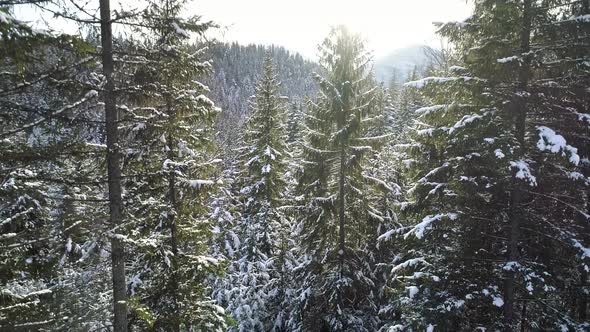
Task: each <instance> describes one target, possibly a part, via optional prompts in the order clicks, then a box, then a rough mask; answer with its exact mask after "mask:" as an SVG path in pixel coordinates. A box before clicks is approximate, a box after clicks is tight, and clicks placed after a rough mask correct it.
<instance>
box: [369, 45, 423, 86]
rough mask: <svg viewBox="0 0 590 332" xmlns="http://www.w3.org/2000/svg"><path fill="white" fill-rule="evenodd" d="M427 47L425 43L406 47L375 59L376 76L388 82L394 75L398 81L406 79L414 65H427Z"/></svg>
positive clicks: (379, 79)
mask: <svg viewBox="0 0 590 332" xmlns="http://www.w3.org/2000/svg"><path fill="white" fill-rule="evenodd" d="M425 47H426V46H425V45H413V46H409V47H404V48H400V49H397V50H394V51H392V52H391V53H389V54H388V55H386V56H383V57H380V58H377V59H375V62H374V64H373V70H374V73H375V78H376V79H377V80H378V81H380V82H383V83H388V82H389V81H390V80H391V78H392V77H394V76H395V79H396V81H398V82H403V81H405V80H406V79H407V78H408V75H409V73H410V72H411V71H412V70H413V69H414V67H418V68H421V67H424V66H425V65H426V63H427V57H426V55H425V53H424V49H425Z"/></svg>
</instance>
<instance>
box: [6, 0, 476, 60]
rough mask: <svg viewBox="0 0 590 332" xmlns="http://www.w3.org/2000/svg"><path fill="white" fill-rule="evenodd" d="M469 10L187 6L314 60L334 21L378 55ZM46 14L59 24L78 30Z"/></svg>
mask: <svg viewBox="0 0 590 332" xmlns="http://www.w3.org/2000/svg"><path fill="white" fill-rule="evenodd" d="M121 1H122V2H121ZM95 3H98V1H96V0H90V1H88V5H89V6H91V7H96V5H95ZM111 3H112V5H111V7H112V8H116V7H118V6H117V3H124V4H125V7H129V6H131V7H135V6H137V7H141V3H142V1H141V0H111ZM93 4H94V6H93ZM93 12H94V11H93ZM469 13H470V5H469V4H468V3H467V1H466V0H194V1H193V2H190V3H189V8H188V9H187V14H188V15H201V16H203V19H205V20H213V21H215V22H216V23H217V24H219V25H220V26H221V28H220V29H218V30H216V31H215V32H214V33H213V36H214V37H216V38H218V39H221V40H223V41H227V42H232V41H237V42H239V43H242V44H249V43H257V44H269V45H270V44H275V45H280V46H284V47H286V48H287V49H289V50H291V51H296V52H299V53H301V54H302V55H303V56H305V57H307V58H309V59H312V60H315V59H316V58H317V45H318V44H319V43H321V41H322V40H323V38H324V37H325V36H326V35H327V34H328V32H329V31H330V27H331V26H335V25H340V24H344V25H347V26H348V27H349V28H350V29H351V30H352V31H355V32H357V33H360V34H361V35H363V37H364V38H365V40H366V42H367V47H368V49H369V50H371V51H373V55H374V56H375V57H376V58H378V57H381V56H384V55H387V54H388V53H390V52H392V51H394V50H396V49H399V48H404V47H408V46H414V45H423V44H426V45H429V46H434V47H436V46H437V45H439V41H438V39H437V37H436V35H435V27H434V26H433V24H432V23H433V22H447V21H460V20H464V19H465V18H466V17H467V16H468V15H469ZM17 15H18V16H19V18H21V19H24V20H26V21H29V22H31V21H39V20H40V19H39V17H40V11H39V10H38V9H34V8H24V9H21V10H19V11H18V13H17ZM46 16H47V18H46V19H47V20H50V21H52V22H53V23H52V25H53V26H57V27H59V28H61V30H64V31H66V32H68V33H75V31H76V30H77V28H76V26H72V24H70V23H67V22H62V21H63V20H61V21H60V20H56V19H55V18H49V17H50V15H46ZM115 32H116V31H115Z"/></svg>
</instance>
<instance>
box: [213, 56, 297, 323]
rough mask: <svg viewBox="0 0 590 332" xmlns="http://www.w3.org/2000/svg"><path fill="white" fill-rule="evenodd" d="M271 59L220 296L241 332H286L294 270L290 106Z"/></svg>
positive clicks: (252, 123)
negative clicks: (288, 207) (288, 205)
mask: <svg viewBox="0 0 590 332" xmlns="http://www.w3.org/2000/svg"><path fill="white" fill-rule="evenodd" d="M279 88H280V83H279V82H278V80H277V77H276V74H275V72H274V69H273V64H272V56H271V54H270V53H267V54H266V58H265V61H264V72H263V75H262V77H261V79H260V81H259V83H258V84H257V86H256V95H255V97H254V99H253V101H252V115H251V117H250V118H249V119H248V121H247V123H246V127H245V133H244V144H245V145H244V146H243V147H242V148H241V149H240V151H241V157H240V158H239V159H238V162H239V168H238V169H241V171H240V172H239V175H240V179H239V180H238V181H237V182H236V184H237V186H238V187H239V188H240V190H239V195H240V201H241V213H240V217H239V219H238V221H237V223H236V225H235V231H234V232H233V233H234V234H235V235H236V236H237V237H238V238H239V241H234V242H239V247H236V245H235V244H234V246H231V247H232V250H234V251H235V252H234V254H233V256H234V257H233V260H232V263H231V265H230V271H229V273H228V275H227V276H226V280H224V282H223V283H222V289H220V290H219V291H218V293H219V294H220V295H221V298H223V299H224V302H225V304H226V306H227V307H228V310H229V311H230V312H232V314H233V316H234V318H235V320H236V321H237V326H236V327H235V329H236V330H237V331H271V330H272V331H284V330H285V328H286V320H287V318H288V316H287V314H286V313H285V311H286V309H287V308H288V304H289V296H290V293H291V292H290V291H289V289H290V287H291V285H290V283H289V282H288V280H289V278H290V270H291V265H292V260H293V257H292V254H291V250H290V248H291V244H290V243H288V241H289V231H290V222H289V219H288V218H287V216H286V215H285V213H284V212H283V211H282V206H283V205H284V204H285V200H286V199H287V198H288V196H287V194H286V189H287V182H286V179H285V176H286V174H285V173H286V172H287V169H288V162H289V159H290V153H289V149H288V147H287V126H286V115H287V114H286V101H285V98H284V97H282V96H281V95H280V93H279Z"/></svg>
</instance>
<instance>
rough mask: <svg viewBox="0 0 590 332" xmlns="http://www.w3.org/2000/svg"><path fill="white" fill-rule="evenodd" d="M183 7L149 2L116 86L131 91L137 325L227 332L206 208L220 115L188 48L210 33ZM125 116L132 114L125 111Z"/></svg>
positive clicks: (196, 49) (197, 50)
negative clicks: (215, 294)
mask: <svg viewBox="0 0 590 332" xmlns="http://www.w3.org/2000/svg"><path fill="white" fill-rule="evenodd" d="M186 5H187V2H186V1H174V0H167V1H162V2H160V1H150V2H148V6H147V8H146V9H145V11H144V12H143V13H142V15H141V19H139V20H138V22H137V23H136V26H139V27H140V30H139V31H138V32H139V33H140V34H141V35H142V37H143V38H141V39H140V41H138V42H131V43H130V45H128V46H127V48H128V49H124V50H122V51H123V52H122V59H121V61H120V63H121V69H120V75H119V76H118V79H119V80H120V81H122V82H128V85H130V86H129V87H128V88H127V91H129V93H128V95H127V97H126V98H125V99H123V100H122V103H124V104H121V105H120V106H119V108H120V109H121V110H122V112H123V114H124V119H125V120H124V121H123V122H122V123H123V130H124V133H125V134H126V138H127V139H126V141H127V145H126V146H125V149H126V155H125V156H124V158H123V159H124V160H123V165H124V175H125V177H126V178H127V179H129V181H127V182H126V183H125V189H126V195H125V198H126V199H125V203H126V207H127V211H128V213H129V217H130V218H132V226H133V227H131V228H130V229H129V235H128V236H126V237H124V238H123V240H124V241H126V242H127V243H128V245H129V246H130V247H131V249H130V250H131V252H130V254H131V257H132V259H131V260H130V265H131V271H130V274H131V279H130V285H129V288H130V290H131V295H132V298H131V302H130V304H131V312H132V316H131V321H130V323H131V324H132V325H133V326H134V328H136V329H141V330H143V329H149V330H153V331H180V330H184V329H201V330H203V329H204V330H211V331H214V330H223V329H224V328H225V314H224V311H223V309H222V308H221V307H219V306H217V305H215V304H214V302H213V300H212V299H211V298H210V292H211V289H210V287H209V284H208V281H207V278H208V277H209V275H210V274H211V273H218V272H219V269H220V268H221V265H220V262H219V261H218V260H217V259H215V258H213V257H211V256H209V253H208V243H209V238H210V237H211V236H212V233H211V231H212V228H213V225H212V224H211V221H210V220H209V218H208V214H209V211H208V202H209V195H210V192H211V190H212V189H213V188H214V187H215V186H216V183H217V180H216V179H215V178H213V171H214V170H215V168H216V167H217V166H218V164H219V163H220V162H221V161H220V160H219V159H216V158H215V157H214V156H213V153H212V147H213V142H212V134H213V131H214V127H213V121H214V119H215V117H216V115H217V114H218V113H219V111H220V110H219V108H217V107H216V106H215V104H214V103H213V102H212V101H211V100H210V99H209V98H208V97H207V96H206V94H207V93H208V92H209V89H208V88H207V86H205V85H204V84H202V83H200V82H199V81H197V80H198V79H202V78H203V76H204V75H206V74H207V73H208V72H209V71H210V70H211V65H210V63H209V62H208V61H204V60H202V54H203V52H204V49H203V48H202V47H200V46H193V45H190V44H189V43H188V41H189V39H190V38H191V34H196V35H199V36H201V35H202V34H204V33H205V32H206V31H207V29H208V28H210V27H211V26H212V23H211V22H201V20H200V18H199V17H198V16H192V17H189V18H184V17H182V14H183V10H185V8H186ZM125 104H127V105H129V106H127V105H125Z"/></svg>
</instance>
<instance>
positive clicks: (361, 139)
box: [292, 26, 384, 331]
mask: <svg viewBox="0 0 590 332" xmlns="http://www.w3.org/2000/svg"><path fill="white" fill-rule="evenodd" d="M320 55H321V57H320V65H321V67H322V69H323V71H324V72H325V75H326V76H325V77H321V76H319V75H317V76H316V78H317V80H318V83H319V86H320V96H319V97H318V99H317V100H316V101H314V102H310V104H309V107H308V110H307V112H306V113H305V129H304V130H305V140H304V143H303V161H302V168H303V173H302V175H301V177H300V182H299V192H300V193H301V196H300V197H299V202H300V205H301V207H300V210H301V211H300V212H301V215H300V225H299V226H298V229H299V239H298V241H299V245H300V246H301V250H302V258H301V259H302V263H301V264H300V265H299V266H298V267H297V268H296V272H297V275H298V278H299V281H300V285H299V286H300V287H301V289H300V295H299V302H300V303H299V304H298V306H297V307H298V310H297V311H296V312H294V313H293V315H296V316H297V319H298V321H296V322H294V323H296V324H295V325H294V326H293V327H292V329H299V330H331V331H373V330H375V329H376V328H377V326H378V318H377V305H376V303H375V297H374V296H373V294H372V290H373V288H374V286H375V285H374V282H373V281H372V280H371V275H370V274H369V272H368V271H369V270H370V262H369V259H368V257H367V256H368V253H367V252H366V251H365V249H366V248H365V244H366V243H367V240H368V239H369V238H370V237H369V235H370V234H371V232H372V231H375V230H372V229H371V227H370V226H369V225H370V219H372V218H376V219H380V218H381V216H380V213H381V211H380V210H379V209H378V208H377V206H376V205H377V202H373V201H371V200H370V197H372V195H371V194H370V191H371V190H372V189H373V187H375V186H377V185H378V184H380V183H382V182H381V181H380V180H377V179H375V178H372V177H370V176H369V175H368V174H366V172H365V171H366V169H365V166H366V163H367V160H368V157H369V156H370V155H371V154H372V153H373V147H377V146H379V145H380V143H381V141H382V140H383V138H384V137H374V136H371V135H370V134H369V133H370V132H371V130H372V129H373V128H374V127H375V126H376V122H378V120H382V118H381V117H379V116H376V113H377V112H376V111H375V103H376V101H375V97H376V89H377V87H376V86H375V85H374V83H373V81H372V79H371V76H370V74H369V62H370V57H369V56H368V54H367V52H366V51H365V49H364V45H363V42H362V40H361V38H360V36H358V35H354V34H352V33H350V32H349V31H348V30H347V29H346V28H345V27H342V26H341V27H337V28H334V29H333V30H332V31H331V33H330V35H329V36H328V37H327V38H326V39H325V41H324V42H323V44H322V45H321V46H320ZM381 111H382V110H381Z"/></svg>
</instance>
